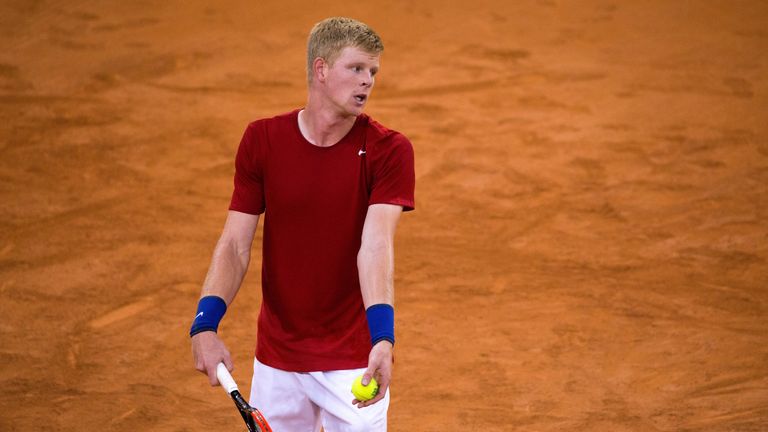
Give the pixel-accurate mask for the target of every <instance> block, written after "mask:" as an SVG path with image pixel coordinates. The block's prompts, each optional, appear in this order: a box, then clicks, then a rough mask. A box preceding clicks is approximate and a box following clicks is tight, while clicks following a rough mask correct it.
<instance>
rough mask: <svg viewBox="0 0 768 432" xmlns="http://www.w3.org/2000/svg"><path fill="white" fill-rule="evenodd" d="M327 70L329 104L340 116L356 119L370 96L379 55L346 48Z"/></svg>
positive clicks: (326, 82) (326, 81) (326, 88)
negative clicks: (350, 116)
mask: <svg viewBox="0 0 768 432" xmlns="http://www.w3.org/2000/svg"><path fill="white" fill-rule="evenodd" d="M326 71H327V72H326V79H325V90H326V95H327V97H328V99H329V101H330V102H331V103H332V104H333V106H335V107H336V108H337V109H338V111H339V112H340V113H341V114H342V115H344V116H347V115H352V116H357V115H359V114H360V113H362V112H363V107H364V106H365V103H366V102H367V101H368V98H369V97H370V95H371V90H372V89H373V83H374V76H375V75H376V72H378V71H379V54H371V53H369V52H366V51H363V50H361V49H359V48H355V47H346V48H344V49H343V50H342V51H341V53H340V54H339V56H338V57H337V58H336V61H335V62H333V65H331V66H330V67H328V68H327V69H326Z"/></svg>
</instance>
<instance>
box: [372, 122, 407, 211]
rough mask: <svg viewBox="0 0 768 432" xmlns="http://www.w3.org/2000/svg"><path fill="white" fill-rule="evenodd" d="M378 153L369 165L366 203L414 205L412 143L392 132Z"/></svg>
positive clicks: (405, 206) (404, 207) (404, 208)
mask: <svg viewBox="0 0 768 432" xmlns="http://www.w3.org/2000/svg"><path fill="white" fill-rule="evenodd" d="M378 150H379V151H381V154H380V155H377V156H378V157H376V159H377V160H376V162H377V163H376V164H375V166H374V167H373V183H372V188H371V196H370V199H369V200H368V205H371V204H395V205H399V206H402V207H403V211H409V210H413V209H414V208H415V207H416V200H415V196H414V195H415V188H416V173H415V170H414V159H413V145H411V142H410V141H409V140H408V138H406V137H405V136H403V135H400V134H395V135H394V136H393V137H392V140H391V141H390V142H388V143H387V145H386V146H380V147H379V149H378Z"/></svg>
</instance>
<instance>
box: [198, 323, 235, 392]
mask: <svg viewBox="0 0 768 432" xmlns="http://www.w3.org/2000/svg"><path fill="white" fill-rule="evenodd" d="M192 357H194V360H195V369H197V370H199V371H200V372H202V373H204V374H206V375H208V381H210V383H211V386H217V385H219V379H218V378H216V366H217V365H218V364H219V363H224V366H226V367H227V370H229V371H230V372H232V369H233V368H234V366H233V365H232V358H231V357H230V356H229V351H228V350H227V347H226V346H224V342H222V341H221V339H219V336H218V335H217V334H216V333H215V332H212V331H204V332H202V333H198V334H196V335H194V336H192Z"/></svg>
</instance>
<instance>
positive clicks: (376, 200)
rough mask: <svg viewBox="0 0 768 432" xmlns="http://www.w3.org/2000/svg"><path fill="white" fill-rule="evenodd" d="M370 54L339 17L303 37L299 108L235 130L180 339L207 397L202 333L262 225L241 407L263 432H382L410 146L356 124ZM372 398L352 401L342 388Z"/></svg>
mask: <svg viewBox="0 0 768 432" xmlns="http://www.w3.org/2000/svg"><path fill="white" fill-rule="evenodd" d="M383 49H384V47H383V44H382V42H381V39H380V38H379V36H378V35H377V34H376V33H375V32H374V31H373V30H372V29H371V28H370V27H368V26H367V25H365V24H363V23H361V22H359V21H356V20H353V19H349V18H329V19H326V20H324V21H321V22H320V23H318V24H316V25H315V26H314V28H313V29H312V31H311V33H310V35H309V41H308V52H307V75H308V77H307V78H308V98H307V103H306V106H305V107H304V108H303V109H296V110H294V111H291V112H288V113H284V114H281V115H278V116H276V117H272V118H267V119H261V120H257V121H254V122H252V123H250V124H249V125H248V127H247V128H246V130H245V133H244V135H243V138H242V140H241V142H240V147H239V149H238V151H237V156H236V159H235V168H236V170H235V171H236V172H235V178H234V192H233V194H232V199H231V203H230V206H229V213H228V216H227V220H226V223H225V225H224V230H223V233H222V235H221V238H220V239H219V241H218V244H217V245H216V248H215V250H214V253H213V258H212V261H211V265H210V268H209V270H208V275H207V277H206V279H205V282H204V285H203V289H202V295H201V298H200V302H199V304H198V310H197V315H196V317H195V320H194V322H193V324H192V328H191V331H190V334H191V338H192V352H193V355H194V362H195V367H196V368H197V370H199V371H201V372H203V373H205V374H207V375H208V378H209V381H210V383H211V385H216V384H217V383H218V382H217V379H216V372H215V370H216V365H217V364H218V363H219V362H224V364H225V365H226V366H227V368H228V369H230V370H231V369H232V367H233V365H232V359H231V358H230V354H229V352H228V351H227V348H226V347H225V345H224V343H223V342H222V341H221V340H220V339H219V337H218V336H217V334H216V330H217V328H218V325H219V322H220V321H221V319H222V317H223V316H224V313H225V311H226V309H227V306H228V305H229V304H230V303H231V302H232V301H233V299H234V298H235V295H236V294H237V292H238V290H239V288H240V284H241V282H242V280H243V277H244V275H245V273H246V270H247V268H248V263H249V261H250V252H251V244H252V241H253V238H254V233H255V231H256V226H257V224H258V221H259V218H260V215H262V214H264V219H265V220H264V239H263V244H262V269H261V282H262V294H263V297H262V304H261V310H260V313H259V319H258V337H257V344H256V354H255V359H254V375H253V382H252V386H251V395H250V403H251V404H252V405H253V406H256V407H258V408H259V409H260V410H261V411H262V412H263V413H264V415H265V416H266V417H267V420H268V421H269V423H270V424H271V425H272V427H273V429H274V430H276V431H291V432H299V431H319V430H320V428H321V427H323V428H324V430H325V431H326V432H337V431H385V430H386V427H387V426H386V425H387V409H388V407H389V391H388V389H389V384H390V381H391V377H392V366H393V354H392V351H393V346H394V343H395V334H394V307H393V304H394V303H393V302H394V287H393V272H394V268H393V266H394V248H393V243H394V236H395V228H396V226H397V223H398V220H399V218H400V215H401V213H402V212H403V211H408V210H413V208H414V185H415V175H414V160H413V147H412V145H411V143H410V142H409V141H408V139H407V138H406V137H405V136H403V135H402V134H400V133H398V132H396V131H394V130H391V129H388V128H386V127H384V126H383V125H381V124H380V123H378V122H376V121H375V120H373V119H372V118H371V117H369V116H368V115H366V114H364V113H363V108H364V107H365V104H366V102H367V101H368V99H369V98H370V96H371V90H372V89H373V85H374V79H375V76H376V74H377V72H378V71H379V57H380V55H381V52H382V51H383ZM361 374H363V375H364V378H363V383H364V384H366V383H367V382H368V381H369V380H370V378H371V377H375V378H376V379H377V381H378V382H379V384H380V392H379V393H378V395H377V396H376V397H375V398H374V399H372V400H369V401H358V400H355V399H353V396H352V395H351V393H350V389H351V385H352V381H353V380H354V378H355V377H356V376H359V375H361Z"/></svg>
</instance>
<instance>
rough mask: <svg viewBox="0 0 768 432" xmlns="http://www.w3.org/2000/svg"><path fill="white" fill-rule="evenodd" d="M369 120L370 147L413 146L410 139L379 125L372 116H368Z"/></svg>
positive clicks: (368, 136)
mask: <svg viewBox="0 0 768 432" xmlns="http://www.w3.org/2000/svg"><path fill="white" fill-rule="evenodd" d="M366 117H367V119H368V130H367V132H366V133H367V137H366V139H367V141H368V144H369V145H375V146H385V147H389V146H408V147H410V146H411V142H410V140H408V138H407V137H406V136H405V135H404V134H402V133H400V132H398V131H396V130H394V129H391V128H389V127H387V126H384V125H383V124H381V123H379V122H378V121H376V120H374V119H373V118H371V117H370V116H366Z"/></svg>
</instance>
